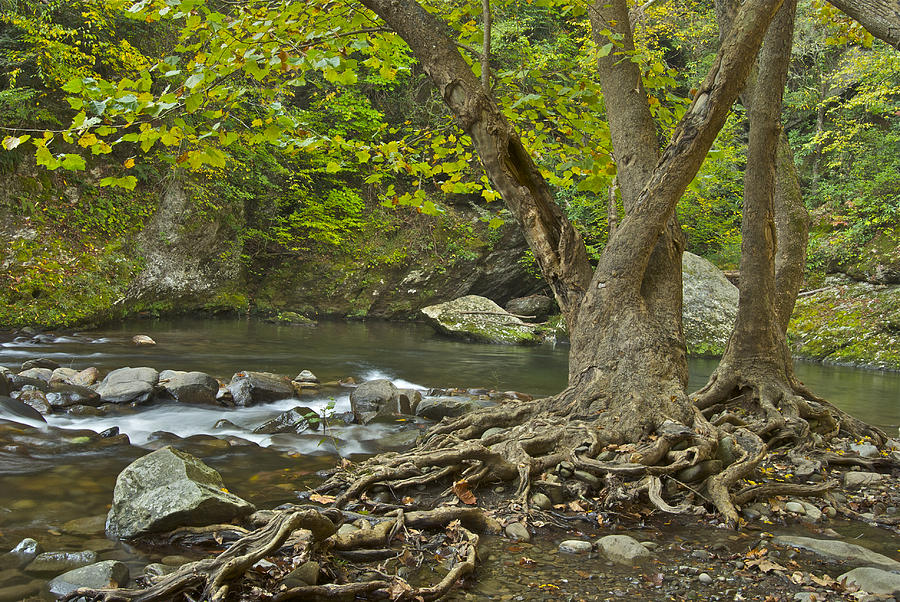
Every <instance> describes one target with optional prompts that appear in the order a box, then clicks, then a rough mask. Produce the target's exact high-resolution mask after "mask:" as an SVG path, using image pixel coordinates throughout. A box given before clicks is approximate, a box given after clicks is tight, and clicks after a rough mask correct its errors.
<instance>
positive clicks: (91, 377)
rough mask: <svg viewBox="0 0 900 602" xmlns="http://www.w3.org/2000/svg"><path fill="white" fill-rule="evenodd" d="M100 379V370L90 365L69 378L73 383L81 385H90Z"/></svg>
mask: <svg viewBox="0 0 900 602" xmlns="http://www.w3.org/2000/svg"><path fill="white" fill-rule="evenodd" d="M98 380H100V370H98V369H97V368H95V367H94V366H91V367H89V368H85V369H84V370H82V371H81V372H79V373H78V374H76V375H75V376H73V377H72V378H70V379H69V382H70V383H72V384H73V385H81V386H82V387H90V386H91V385H93V384H94V383H96V382H97V381H98Z"/></svg>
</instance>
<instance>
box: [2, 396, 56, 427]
mask: <svg viewBox="0 0 900 602" xmlns="http://www.w3.org/2000/svg"><path fill="white" fill-rule="evenodd" d="M0 416H4V417H7V418H12V419H13V420H15V419H16V418H28V419H29V420H37V421H39V422H46V420H45V419H44V416H43V414H41V413H40V412H39V411H37V410H36V409H34V408H33V407H31V406H30V405H28V404H27V403H25V402H23V401H19V400H18V399H12V398H11V397H5V396H0Z"/></svg>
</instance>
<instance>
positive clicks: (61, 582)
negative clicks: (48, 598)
mask: <svg viewBox="0 0 900 602" xmlns="http://www.w3.org/2000/svg"><path fill="white" fill-rule="evenodd" d="M128 579H129V573H128V567H127V566H125V564H123V563H121V562H119V561H118V560H104V561H103V562H97V563H95V564H90V565H88V566H83V567H81V568H77V569H74V570H71V571H68V572H66V573H63V574H62V575H60V576H58V577H56V578H54V579H52V580H51V581H50V583H49V584H48V587H49V589H50V593H51V594H53V595H55V596H58V597H65V596H68V595H69V594H71V593H72V592H74V591H75V590H76V589H78V588H80V587H89V588H104V587H120V586H122V585H125V584H127V583H128Z"/></svg>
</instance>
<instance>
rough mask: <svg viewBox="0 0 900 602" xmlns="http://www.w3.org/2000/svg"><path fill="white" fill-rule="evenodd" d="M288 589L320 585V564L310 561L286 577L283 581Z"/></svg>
mask: <svg viewBox="0 0 900 602" xmlns="http://www.w3.org/2000/svg"><path fill="white" fill-rule="evenodd" d="M282 583H284V584H285V585H286V586H287V587H298V586H302V585H318V583H319V563H318V562H314V561H312V560H309V561H307V562H304V563H303V564H301V565H300V566H298V567H297V568H295V569H294V570H293V571H291V572H290V573H288V574H287V575H285V577H284V580H283V581H282Z"/></svg>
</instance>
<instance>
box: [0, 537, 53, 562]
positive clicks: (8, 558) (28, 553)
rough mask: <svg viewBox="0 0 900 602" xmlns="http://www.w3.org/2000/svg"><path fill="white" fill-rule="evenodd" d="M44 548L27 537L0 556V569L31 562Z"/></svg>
mask: <svg viewBox="0 0 900 602" xmlns="http://www.w3.org/2000/svg"><path fill="white" fill-rule="evenodd" d="M43 551H44V549H43V548H42V547H41V544H39V543H38V542H37V541H35V540H33V539H31V538H30V537H27V538H25V539H23V540H22V541H20V542H19V543H18V545H16V547H14V548H13V549H12V550H10V551H9V552H7V553H6V554H3V555H2V556H0V569H19V568H22V567H23V566H25V565H26V564H28V563H29V562H31V561H32V560H34V559H35V557H37V555H38V554H40V553H41V552H43Z"/></svg>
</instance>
